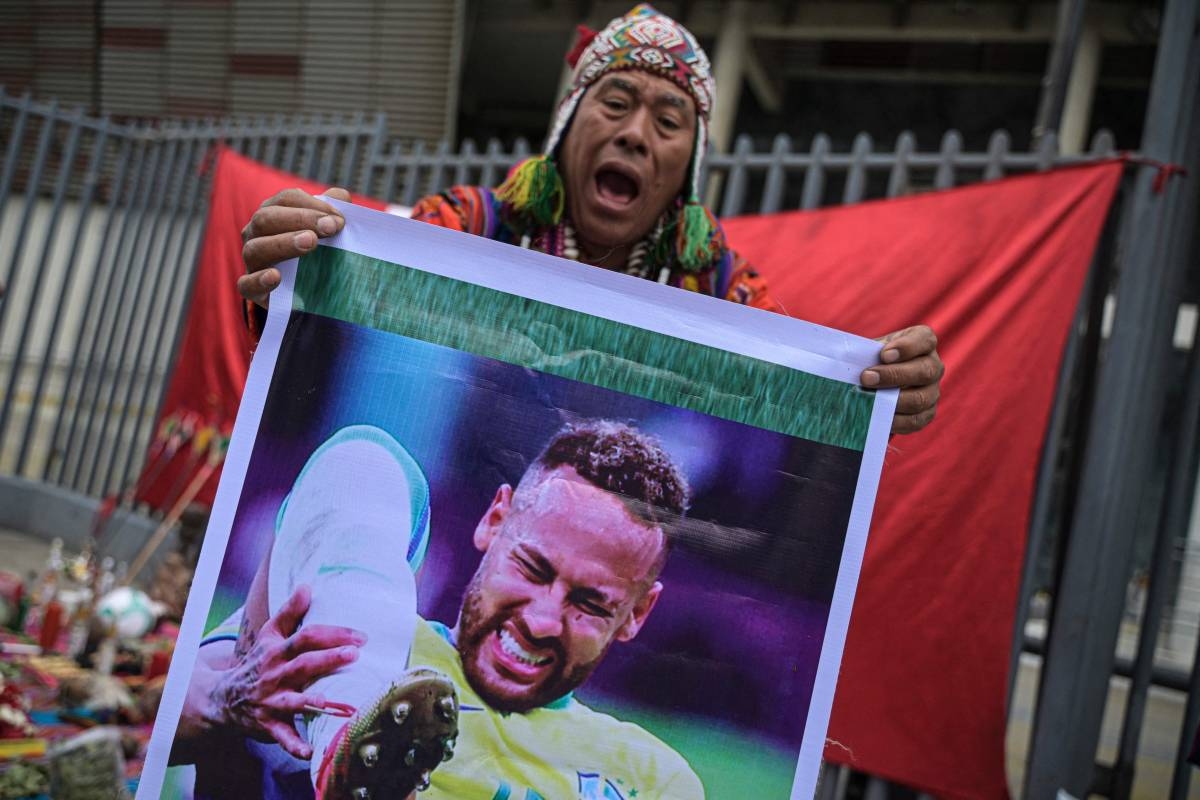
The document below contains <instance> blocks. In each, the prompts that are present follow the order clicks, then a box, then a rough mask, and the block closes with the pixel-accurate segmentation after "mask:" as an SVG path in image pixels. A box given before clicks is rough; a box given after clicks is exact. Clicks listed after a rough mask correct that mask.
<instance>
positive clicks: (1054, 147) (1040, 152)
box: [1037, 131, 1058, 172]
mask: <svg viewBox="0 0 1200 800" xmlns="http://www.w3.org/2000/svg"><path fill="white" fill-rule="evenodd" d="M1057 155H1058V134H1057V133H1055V132H1054V131H1046V133H1045V134H1043V135H1042V137H1041V138H1040V139H1038V143H1037V168H1038V171H1039V172H1045V171H1046V170H1048V169H1050V168H1051V167H1053V166H1054V157H1055V156H1057Z"/></svg>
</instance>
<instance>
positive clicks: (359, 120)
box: [333, 111, 366, 192]
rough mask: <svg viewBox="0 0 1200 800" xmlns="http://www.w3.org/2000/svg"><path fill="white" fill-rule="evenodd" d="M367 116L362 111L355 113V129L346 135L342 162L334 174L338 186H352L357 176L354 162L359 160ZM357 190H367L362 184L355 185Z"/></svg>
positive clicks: (353, 122)
mask: <svg viewBox="0 0 1200 800" xmlns="http://www.w3.org/2000/svg"><path fill="white" fill-rule="evenodd" d="M364 120H365V116H364V115H363V113H362V112H361V111H359V112H357V113H355V115H354V119H353V121H352V123H351V124H352V125H353V126H354V130H353V131H351V132H350V133H349V134H347V135H346V144H345V146H344V147H343V148H342V162H341V167H340V168H339V169H338V171H337V174H336V175H335V176H334V179H333V180H334V183H336V184H337V185H338V186H351V183H350V182H351V181H353V180H354V179H355V178H356V177H357V176H356V175H355V174H354V163H355V161H357V160H358V140H359V138H360V137H361V136H363V135H364V134H363V128H364V127H365V126H366V122H365V121H364ZM353 188H354V189H355V190H356V191H360V192H361V191H365V190H364V189H363V186H362V184H361V183H360V184H358V185H357V186H353Z"/></svg>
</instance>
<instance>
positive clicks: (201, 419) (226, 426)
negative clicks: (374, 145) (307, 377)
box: [138, 147, 387, 511]
mask: <svg viewBox="0 0 1200 800" xmlns="http://www.w3.org/2000/svg"><path fill="white" fill-rule="evenodd" d="M214 155H215V159H214V164H213V183H212V191H211V193H210V197H209V207H208V220H207V221H206V222H205V228H204V241H203V243H202V244H201V247H200V258H199V263H198V267H197V272H196V279H195V281H196V283H195V287H194V288H193V290H192V301H191V306H190V307H189V309H188V311H187V313H188V317H187V323H186V328H185V329H184V334H183V340H182V342H181V343H180V349H179V356H178V358H177V359H176V362H175V363H176V366H175V372H174V374H173V375H172V376H171V383H170V386H169V387H168V389H167V394H166V398H165V399H164V401H163V407H162V412H161V413H160V415H159V424H160V426H161V422H162V420H164V419H169V418H173V419H176V420H180V419H184V418H187V417H189V416H190V417H191V418H192V419H195V420H197V422H198V425H199V426H203V427H208V428H210V429H215V430H216V431H223V432H226V433H228V432H229V431H231V430H232V429H233V420H234V418H235V417H236V416H237V408H238V402H239V401H240V400H241V398H242V389H243V388H245V385H246V371H247V370H248V369H249V368H250V351H251V348H252V347H253V343H252V342H251V340H250V334H249V332H248V331H247V329H246V323H245V322H244V320H243V316H242V314H243V304H242V297H241V295H239V294H238V291H237V279H238V276H240V275H242V274H244V273H245V270H246V268H245V266H244V265H243V264H242V237H241V230H242V227H243V226H245V224H246V223H247V222H249V221H250V217H252V216H254V212H255V211H257V210H258V207H259V205H260V204H261V203H262V201H263V200H265V199H266V198H268V197H270V196H271V195H273V194H276V193H278V192H280V191H283V190H284V189H290V188H293V187H298V188H300V189H303V190H304V191H306V192H310V193H312V194H319V193H321V192H323V191H325V190H326V189H327V188H329V187H327V186H325V185H323V184H319V183H315V182H313V181H306V180H302V179H300V178H297V177H296V176H295V175H292V174H291V173H288V172H282V171H280V170H277V169H272V168H270V167H267V166H264V165H262V164H259V163H258V162H257V161H253V160H251V159H249V158H246V157H245V156H241V155H238V154H237V153H235V152H234V151H232V150H229V149H226V148H224V147H221V148H217V149H216V150H215V152H214ZM353 199H354V202H356V203H358V204H360V205H365V206H368V207H370V208H376V209H380V210H382V209H384V208H386V207H387V205H386V204H385V203H381V202H379V201H378V200H375V199H373V198H366V197H361V196H357V195H356V196H355V197H354V198H353ZM158 450H161V448H155V447H154V446H152V447H151V450H150V454H149V455H148V457H147V461H148V463H147V465H146V467H145V468H144V470H143V473H142V474H143V477H142V479H141V481H142V482H143V483H144V484H145V485H139V491H138V496H139V499H141V500H142V501H144V502H146V503H149V504H150V505H151V506H153V507H155V508H158V509H160V510H164V511H165V510H166V509H167V508H169V507H170V506H171V505H172V504H173V503H174V502H175V500H176V499H177V498H178V496H179V494H180V493H181V492H182V491H183V489H184V487H185V486H186V485H187V484H188V482H189V481H190V480H191V478H192V476H193V475H194V474H195V472H197V471H198V470H199V469H200V467H201V466H203V464H204V454H203V453H200V454H197V453H195V452H194V450H193V448H192V447H191V446H190V444H184V446H182V447H180V448H179V449H178V450H177V451H176V452H175V453H174V455H173V457H171V458H170V459H169V460H166V463H163V464H159V463H156V462H157V461H158V459H157V458H156V453H157V451H158ZM164 460H165V459H164ZM219 478H220V471H219V470H218V471H217V472H215V473H214V474H213V475H212V477H211V478H209V480H208V481H207V482H205V484H204V486H203V488H202V489H201V490H200V493H199V494H197V495H196V498H195V502H197V503H203V504H206V505H212V501H213V496H214V495H215V494H216V490H217V482H218V479H219Z"/></svg>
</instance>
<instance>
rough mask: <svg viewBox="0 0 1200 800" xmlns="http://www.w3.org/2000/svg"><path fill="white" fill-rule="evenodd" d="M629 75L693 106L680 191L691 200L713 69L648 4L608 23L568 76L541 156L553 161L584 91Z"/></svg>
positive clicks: (683, 31) (691, 40)
mask: <svg viewBox="0 0 1200 800" xmlns="http://www.w3.org/2000/svg"><path fill="white" fill-rule="evenodd" d="M632 69H636V70H642V71H645V72H650V73H652V74H654V75H657V76H659V77H663V78H666V79H668V80H670V81H671V82H672V83H674V84H675V85H676V86H678V87H679V88H680V89H683V90H684V91H685V92H687V93H688V95H690V96H691V98H692V100H693V102H695V104H696V112H697V114H696V141H695V144H694V146H693V149H692V174H691V176H690V181H689V185H688V186H687V187H686V188H685V195H686V199H693V198H694V197H695V195H696V192H697V190H698V186H699V179H700V167H701V162H702V160H703V158H704V154H705V152H706V151H707V149H708V117H709V114H711V113H712V107H713V102H714V100H715V99H716V82H715V81H714V80H713V74H712V64H711V63H710V62H709V60H708V55H706V54H705V52H704V50H703V49H702V48H701V47H700V45H699V43H697V42H696V37H694V36H693V35H692V33H691V31H689V30H688V29H687V28H685V27H683V25H681V24H679V23H678V22H676V21H675V20H673V19H671V18H670V17H668V16H667V15H665V14H662V13H660V12H659V11H657V10H656V9H654V8H653V7H652V6H650V5H649V4H647V3H642V4H640V5H638V6H636V7H634V9H633V10H632V11H630V12H629V13H628V14H626V15H624V16H622V17H617V18H616V19H614V20H612V21H611V22H609V23H608V25H606V26H605V27H604V29H603V30H601V31H600V32H599V33H598V34H597V35H596V37H595V38H594V39H592V41H591V43H590V44H588V46H587V48H586V49H585V50H584V51H583V54H582V55H581V56H580V57H579V61H578V63H577V64H576V65H575V70H574V72H573V73H572V76H571V88H570V90H569V91H568V92H567V94H566V96H565V97H564V98H563V100H562V102H561V103H560V104H559V107H558V110H557V112H556V114H555V117H554V124H553V125H552V126H551V128H550V135H549V136H548V137H547V139H546V147H545V149H544V151H543V152H545V153H546V155H547V156H550V157H553V156H554V151H555V150H556V149H557V148H558V145H559V143H560V141H561V139H562V136H563V133H564V132H565V131H566V129H567V126H568V125H569V124H570V122H571V118H572V117H573V116H574V115H575V109H576V108H577V107H578V105H579V100H580V98H582V97H583V94H584V92H586V91H587V89H588V87H589V86H591V85H592V84H593V83H595V82H596V81H597V80H599V79H600V77H601V76H603V75H606V74H608V73H610V72H615V71H618V70H632Z"/></svg>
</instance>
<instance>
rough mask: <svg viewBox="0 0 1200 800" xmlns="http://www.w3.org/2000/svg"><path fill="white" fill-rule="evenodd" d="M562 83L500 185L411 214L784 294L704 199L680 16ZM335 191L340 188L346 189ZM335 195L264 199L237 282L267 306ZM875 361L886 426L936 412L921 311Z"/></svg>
mask: <svg viewBox="0 0 1200 800" xmlns="http://www.w3.org/2000/svg"><path fill="white" fill-rule="evenodd" d="M581 48H582V52H581V54H580V56H579V58H578V61H577V62H576V63H575V64H574V67H575V70H574V73H573V78H572V83H571V88H570V90H569V91H568V93H567V95H566V97H564V98H563V100H562V103H561V104H560V105H559V109H558V113H557V115H556V117H555V120H554V123H553V125H552V127H551V130H550V135H549V137H548V139H547V142H546V147H545V152H544V154H543V155H541V156H537V157H534V158H531V159H528V160H527V161H525V162H523V163H521V164H519V165H518V166H517V167H516V168H514V170H513V172H512V173H511V174H510V175H509V177H508V179H507V180H506V181H505V182H504V184H503V185H501V186H500V187H497V188H496V189H490V188H484V187H466V186H458V187H454V188H452V189H450V190H449V191H447V192H446V193H444V194H442V195H438V196H434V197H428V198H425V199H424V200H422V201H420V202H419V203H418V204H417V206H416V207H415V209H414V213H413V216H414V218H415V219H420V220H423V221H426V222H430V223H432V224H436V225H443V226H445V227H450V228H455V229H457V230H462V231H466V232H469V233H473V234H476V235H480V236H486V237H488V238H492V239H496V240H498V241H505V242H510V243H513V244H520V245H521V246H524V247H532V248H535V249H538V250H541V251H543V252H547V253H552V254H554V255H558V256H561V257H564V258H569V259H575V260H579V261H582V262H584V263H587V264H592V265H595V266H599V267H603V268H605V269H615V270H621V271H624V272H627V273H629V274H633V275H639V276H642V277H645V278H649V279H651V280H657V281H659V282H662V283H669V284H670V285H673V286H677V287H680V288H683V289H687V290H690V291H698V292H704V293H706V294H710V295H715V296H717V297H724V298H726V299H729V300H733V301H735V302H740V303H744V304H747V305H752V306H755V307H758V308H763V309H767V310H774V311H779V310H781V309H780V308H779V306H778V305H777V304H776V303H775V302H774V301H773V300H772V299H771V297H770V295H769V294H768V293H767V291H766V288H765V286H764V285H763V282H762V280H761V278H759V276H758V275H757V273H756V272H755V271H754V270H753V269H752V268H751V267H750V265H749V264H747V263H746V262H745V261H744V260H743V259H741V258H739V257H738V256H737V254H736V253H734V252H733V251H731V250H730V249H729V248H728V246H727V245H726V243H725V239H724V235H723V233H722V231H721V227H720V225H719V224H718V223H717V221H716V220H715V219H714V217H713V215H712V214H711V213H710V212H709V211H708V210H707V209H705V208H704V207H703V206H702V205H701V204H700V201H699V196H698V191H699V179H700V174H701V164H702V159H703V157H704V154H705V152H706V149H707V146H708V136H707V130H708V116H709V113H710V111H711V109H712V103H713V98H714V94H715V88H716V87H715V85H714V82H713V78H712V71H711V68H710V66H709V62H708V58H707V56H705V54H704V51H703V50H701V49H700V47H699V46H698V45H697V44H696V40H695V39H694V38H693V37H692V35H691V33H689V32H688V31H687V30H686V29H685V28H684V27H683V26H682V25H680V24H679V23H677V22H676V21H674V20H672V19H671V18H669V17H667V16H665V15H663V14H660V13H658V12H657V11H655V10H654V9H653V8H651V7H650V6H647V5H639V6H637V7H636V8H634V9H633V10H632V11H631V12H630V13H629V14H627V15H626V16H624V17H620V18H617V19H615V20H613V21H612V22H610V23H609V25H608V26H607V27H606V28H605V29H604V30H603V31H601V32H600V33H599V34H598V35H596V36H595V38H594V39H591V40H587V39H586V38H585V39H584V40H583V41H581V43H580V47H577V48H576V51H575V52H579V51H580V49H581ZM328 194H329V196H330V197H335V198H337V199H341V200H348V199H349V194H348V193H346V192H345V191H344V190H342V189H331V190H330V191H329V193H328ZM344 224H345V220H344V219H343V218H342V216H341V215H340V214H339V213H338V212H337V210H336V209H335V208H333V206H331V205H329V204H328V203H325V202H323V201H321V200H318V199H316V198H314V197H312V196H310V195H308V194H306V193H304V192H301V191H299V190H288V191H285V192H282V193H280V194H278V195H276V196H275V197H272V198H270V199H268V200H266V201H265V202H264V203H263V207H262V208H261V209H260V210H259V211H258V212H257V213H256V214H255V215H254V217H253V218H252V219H251V220H250V222H249V223H248V224H247V225H246V227H245V229H244V230H243V232H242V233H243V238H244V240H245V247H244V250H243V259H244V261H245V263H246V271H247V274H246V275H244V276H242V277H241V278H240V279H239V280H238V290H239V292H241V294H242V296H243V297H245V298H246V300H247V302H248V303H249V304H251V305H250V309H251V312H252V313H251V314H250V318H251V321H252V323H253V319H254V313H253V311H254V307H255V306H256V305H257V306H259V307H263V308H265V307H266V303H267V299H268V296H269V294H270V292H271V290H272V289H274V288H275V287H276V286H277V285H279V279H280V276H279V271H278V270H277V269H275V268H274V265H275V264H278V263H280V262H281V261H285V260H287V259H289V258H296V257H299V256H301V255H303V254H304V253H306V252H309V251H311V250H313V249H314V248H315V247H316V246H317V242H318V239H319V237H324V236H331V235H333V234H335V233H337V232H338V231H339V230H341V228H342V226H343V225H344ZM882 341H883V344H884V346H883V348H882V350H881V352H880V361H881V362H882V363H881V364H880V365H878V366H875V367H872V368H870V369H868V370H865V371H864V372H863V374H862V377H861V380H862V383H863V385H864V386H867V387H871V388H888V387H899V388H900V390H901V391H900V397H899V401H898V404H897V413H896V417H895V419H894V421H893V424H892V431H893V432H894V433H911V432H914V431H918V430H920V429H922V428H924V427H925V426H926V425H928V424H929V422H930V421H932V419H933V416H934V413H935V411H936V407H937V401H938V396H939V387H940V382H941V377H942V372H943V367H942V362H941V360H940V358H939V357H938V354H937V338H936V336H935V335H934V333H933V331H932V330H930V329H929V328H928V327H926V326H923V325H918V326H914V327H911V328H906V329H904V330H900V331H896V332H894V333H891V334H888V335H887V336H885V337H883V339H882Z"/></svg>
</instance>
